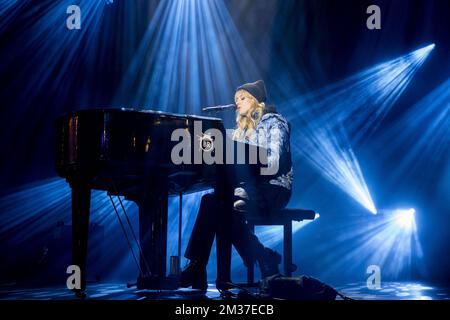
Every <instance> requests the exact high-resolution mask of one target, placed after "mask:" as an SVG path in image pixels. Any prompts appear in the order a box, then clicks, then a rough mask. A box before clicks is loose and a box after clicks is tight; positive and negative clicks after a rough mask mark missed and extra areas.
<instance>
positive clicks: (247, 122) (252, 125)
mask: <svg viewBox="0 0 450 320" xmlns="http://www.w3.org/2000/svg"><path fill="white" fill-rule="evenodd" d="M239 91H242V93H243V94H245V95H246V96H247V98H251V100H252V106H251V108H250V110H249V114H250V116H249V117H248V116H241V115H240V114H239V112H237V116H236V129H235V130H234V133H233V139H235V140H239V139H241V138H249V137H250V136H251V135H252V134H253V131H255V129H256V127H257V126H258V123H259V121H261V118H262V116H263V113H264V109H265V107H266V104H265V103H264V102H261V103H259V102H258V100H256V98H255V97H254V96H252V95H251V94H250V93H249V92H247V91H245V90H239ZM239 91H238V92H239ZM236 93H237V92H236ZM243 134H245V135H244V137H242V135H243Z"/></svg>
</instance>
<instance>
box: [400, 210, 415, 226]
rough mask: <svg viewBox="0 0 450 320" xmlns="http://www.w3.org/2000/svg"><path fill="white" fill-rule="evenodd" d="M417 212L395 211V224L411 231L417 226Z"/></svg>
mask: <svg viewBox="0 0 450 320" xmlns="http://www.w3.org/2000/svg"><path fill="white" fill-rule="evenodd" d="M415 213H416V210H414V209H408V210H402V209H399V210H396V211H395V222H396V223H397V225H399V226H400V227H401V228H403V229H405V230H411V229H412V228H413V227H414V226H415V219H414V214H415Z"/></svg>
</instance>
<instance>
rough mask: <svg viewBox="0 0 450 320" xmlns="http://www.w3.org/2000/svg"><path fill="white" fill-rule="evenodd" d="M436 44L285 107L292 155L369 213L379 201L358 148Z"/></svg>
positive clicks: (289, 102) (378, 66)
mask: <svg viewBox="0 0 450 320" xmlns="http://www.w3.org/2000/svg"><path fill="white" fill-rule="evenodd" d="M433 48H434V45H429V46H427V47H424V48H421V49H418V50H415V51H413V52H411V53H409V54H406V55H404V56H401V57H398V58H396V59H393V60H391V61H387V62H383V63H380V64H378V65H376V66H374V67H371V68H369V69H366V70H364V71H361V72H359V73H357V74H355V75H353V76H350V77H349V78H347V79H344V80H342V81H340V82H338V83H335V84H332V85H330V86H327V87H326V88H324V89H321V90H318V91H316V92H313V93H311V94H308V95H306V96H302V97H299V98H295V99H293V100H290V101H288V102H286V103H285V104H283V105H281V106H280V109H282V111H283V113H284V114H286V115H287V117H288V119H289V120H290V121H291V123H295V124H296V125H295V126H292V134H291V135H292V141H297V143H295V144H293V157H294V158H297V157H304V158H306V159H307V160H308V161H309V162H310V163H311V165H312V166H313V167H314V168H315V169H317V171H318V172H319V173H320V174H321V175H323V176H324V177H325V178H326V179H327V180H329V181H330V182H332V183H333V184H335V185H336V186H338V187H339V188H340V189H342V190H343V191H344V192H345V193H347V194H348V195H349V196H351V197H352V198H353V199H354V200H356V201H357V202H358V203H360V204H361V205H362V206H364V207H365V208H366V209H367V210H368V211H369V212H371V213H373V214H376V213H377V209H376V205H375V203H374V201H373V199H372V196H371V194H370V191H369V188H368V186H367V183H366V181H365V179H364V175H363V172H362V169H361V166H360V163H359V160H358V158H357V156H356V154H355V152H354V150H353V147H354V146H355V145H356V144H357V143H360V142H362V140H363V139H365V138H366V137H368V136H369V135H370V134H372V133H373V132H374V131H375V130H376V128H377V127H378V125H379V124H380V123H381V121H382V120H383V119H384V117H385V116H386V114H387V113H388V112H389V111H390V110H391V108H392V107H393V105H394V104H395V102H396V101H397V100H398V98H399V97H400V95H401V94H402V93H403V92H404V90H405V89H406V87H407V86H408V84H409V83H410V82H411V80H412V78H413V76H414V75H415V74H416V72H417V70H418V68H419V67H420V66H421V65H422V64H423V63H424V61H425V59H426V58H427V57H428V55H429V53H430V52H431V50H432V49H433Z"/></svg>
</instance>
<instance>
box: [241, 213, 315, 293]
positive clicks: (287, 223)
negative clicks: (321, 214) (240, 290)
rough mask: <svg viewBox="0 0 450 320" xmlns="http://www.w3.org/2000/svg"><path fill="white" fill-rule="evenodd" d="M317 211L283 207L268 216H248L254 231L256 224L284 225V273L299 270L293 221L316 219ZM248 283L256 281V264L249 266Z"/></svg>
mask: <svg viewBox="0 0 450 320" xmlns="http://www.w3.org/2000/svg"><path fill="white" fill-rule="evenodd" d="M315 217H316V212H314V211H313V210H302V209H281V210H278V211H276V212H272V213H270V215H268V216H247V217H246V218H247V224H248V226H249V228H250V229H251V230H252V232H255V226H274V225H281V226H283V260H284V261H283V264H284V274H285V275H286V276H288V277H289V276H291V275H292V272H294V271H295V270H297V266H296V265H295V264H293V263H292V221H303V220H314V218H315ZM247 283H248V284H250V285H251V284H253V283H254V265H251V266H249V267H248V268H247Z"/></svg>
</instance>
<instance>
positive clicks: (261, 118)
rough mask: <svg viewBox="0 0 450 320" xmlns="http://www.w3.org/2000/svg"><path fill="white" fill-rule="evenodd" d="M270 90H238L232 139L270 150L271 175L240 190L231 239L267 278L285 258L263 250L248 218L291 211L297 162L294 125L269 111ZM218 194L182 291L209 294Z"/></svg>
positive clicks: (252, 86) (194, 242)
mask: <svg viewBox="0 0 450 320" xmlns="http://www.w3.org/2000/svg"><path fill="white" fill-rule="evenodd" d="M266 96H267V94H266V88H265V85H264V82H263V81H262V80H259V81H256V82H253V83H247V84H244V85H242V86H240V87H238V88H237V89H236V93H235V104H236V109H237V119H236V124H237V128H236V129H235V131H234V134H233V139H234V140H237V141H240V142H246V143H250V144H257V145H259V146H262V147H264V148H266V149H267V152H268V168H269V171H271V170H270V168H272V169H273V168H275V169H276V170H272V172H271V173H273V174H272V175H262V176H260V177H258V178H257V179H256V180H255V181H253V182H251V183H249V182H242V183H240V184H239V185H238V186H236V188H235V192H234V196H235V199H234V212H233V213H232V219H231V220H232V223H231V230H229V232H230V236H231V240H232V243H233V245H234V246H235V248H236V250H237V251H238V253H239V255H240V256H241V257H242V259H243V261H244V264H245V265H246V266H249V265H252V264H253V263H254V262H255V261H257V262H258V265H259V267H260V270H261V275H262V277H263V278H264V277H268V276H270V275H273V274H276V273H278V272H279V271H278V265H279V264H280V262H281V256H280V255H279V254H278V253H277V252H275V251H273V250H271V249H269V248H266V247H264V246H263V245H262V244H261V242H260V241H259V240H258V238H257V237H256V236H255V234H254V233H252V232H251V230H250V229H249V228H248V226H247V224H246V220H245V216H246V215H254V214H267V213H268V212H270V211H271V210H274V209H275V210H276V209H281V208H283V207H285V206H286V204H287V203H288V201H289V198H290V196H291V184H292V177H293V172H292V161H291V152H290V141H289V134H290V132H289V125H288V122H287V121H286V119H285V118H284V117H283V116H282V115H280V114H279V113H277V112H276V110H275V108H274V107H269V106H266V105H265V101H266ZM217 203H218V201H217V199H216V197H215V195H214V194H207V195H205V196H204V197H203V198H202V202H201V205H200V211H199V213H198V216H197V220H196V222H195V225H194V229H193V231H192V234H191V238H190V239H189V244H188V247H187V249H186V253H185V257H186V258H188V259H190V263H189V265H188V266H187V267H186V269H185V270H183V272H182V274H181V279H180V286H181V287H189V286H192V288H194V289H201V290H206V288H207V274H206V265H207V263H208V259H209V254H210V251H211V246H212V243H213V241H214V237H215V235H216V231H217V228H218V226H217V221H218V220H219V219H217V217H218V216H217V215H220V214H223V213H221V208H220V207H219V206H218V204H217Z"/></svg>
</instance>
